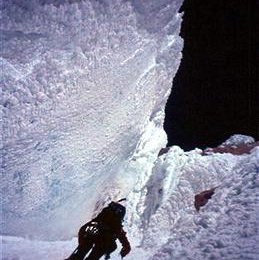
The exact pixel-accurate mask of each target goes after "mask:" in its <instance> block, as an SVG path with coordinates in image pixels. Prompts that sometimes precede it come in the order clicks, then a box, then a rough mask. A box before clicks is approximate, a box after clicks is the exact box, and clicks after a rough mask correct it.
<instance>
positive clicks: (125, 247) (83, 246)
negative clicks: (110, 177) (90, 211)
mask: <svg viewBox="0 0 259 260" xmlns="http://www.w3.org/2000/svg"><path fill="white" fill-rule="evenodd" d="M123 200H125V199H123ZM120 201H122V200H120ZM120 201H118V202H111V203H110V204H109V205H108V207H105V208H104V209H103V210H102V211H101V213H99V215H97V217H96V218H94V219H93V220H91V221H90V222H88V223H86V224H85V225H83V226H82V227H81V228H80V230H79V233H78V247H77V248H76V250H75V251H74V252H73V253H72V255H71V256H70V257H69V258H67V259H66V260H83V259H88V260H97V259H100V258H101V257H102V256H104V255H105V259H109V258H110V254H111V253H112V252H113V251H115V250H116V248H117V244H116V239H119V241H120V243H121V244H122V249H121V251H120V255H121V257H124V256H126V255H127V254H128V253H129V252H130V250H131V247H130V243H129V241H128V239H127V237H126V232H125V231H124V230H123V228H122V227H123V226H122V221H123V218H124V216H125V213H126V209H125V207H124V206H122V205H121V204H120V203H119V202H120ZM90 250H91V252H90V253H89V255H88V257H86V258H84V257H85V256H86V254H87V253H88V252H89V251H90Z"/></svg>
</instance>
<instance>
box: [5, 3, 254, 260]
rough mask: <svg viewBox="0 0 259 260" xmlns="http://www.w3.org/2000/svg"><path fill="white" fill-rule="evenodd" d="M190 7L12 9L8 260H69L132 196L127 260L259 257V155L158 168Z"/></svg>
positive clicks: (185, 160) (167, 158)
mask: <svg viewBox="0 0 259 260" xmlns="http://www.w3.org/2000/svg"><path fill="white" fill-rule="evenodd" d="M51 3H54V4H51ZM181 4H182V1H176V0H163V1H156V0H153V1H152V0H149V1H139V0H131V1H125V0H124V1H123V0H114V1H109V0H100V1H95V0H92V1H80V0H74V1H73V0H67V1H61V0H60V1H59V0H56V1H52V0H30V1H26V0H8V1H5V0H0V6H1V16H0V19H1V26H2V27H1V35H2V39H1V40H2V48H1V62H2V71H1V85H2V86H3V97H2V100H1V106H2V107H1V113H2V114H1V115H2V118H3V120H2V122H1V124H2V129H3V131H2V134H3V137H2V140H1V141H2V144H1V158H2V163H1V174H2V177H1V184H0V185H1V193H2V194H1V196H2V198H3V201H2V214H1V217H2V219H1V243H0V247H1V248H0V252H2V257H3V259H6V260H9V259H24V260H35V259H49V260H57V259H60V260H61V259H64V258H65V257H66V256H68V255H69V254H70V253H71V252H72V250H73V249H74V247H75V246H76V238H75V235H76V234H77V230H78V227H79V226H80V225H81V224H82V222H85V221H86V220H88V219H89V218H90V217H91V215H92V214H93V212H94V210H96V211H98V210H100V207H101V206H102V205H104V204H105V203H106V202H107V201H108V200H110V199H117V198H119V197H120V196H124V195H127V197H128V202H127V212H128V213H127V219H126V221H125V229H126V230H127V231H128V235H129V239H130V241H131V243H132V252H131V254H130V255H129V256H127V259H132V260H133V259H134V260H144V259H168V260H171V259H197V260H200V259H229V260H230V259H231V260H232V259H252V260H255V259H258V258H259V248H258V245H259V237H258V223H259V222H258V211H259V205H258V200H259V189H258V187H259V180H258V172H259V150H258V147H255V148H253V149H252V150H251V151H249V153H247V154H243V155H232V154H226V153H225V154H217V153H213V152H211V153H209V154H207V155H204V153H203V152H202V151H201V150H199V149H196V150H194V151H190V152H184V151H183V150H182V149H181V148H179V147H176V146H174V147H172V148H171V149H170V150H169V151H168V152H167V153H164V154H163V155H161V156H159V157H158V152H159V150H160V149H161V148H162V147H164V146H165V144H166V135H165V133H164V131H163V127H162V126H163V119H164V106H165V103H166V100H167V97H168V95H169V92H170V88H171V82H172V78H173V76H174V74H175V72H176V70H177V68H178V65H179V62H180V59H181V53H180V52H181V49H182V40H181V38H180V37H179V36H178V34H179V29H180V23H181V15H180V14H178V10H179V8H180V6H181ZM253 141H254V140H253V139H252V138H249V137H244V136H241V135H239V136H234V137H232V138H231V139H229V140H228V141H227V142H225V143H224V145H231V146H235V145H238V144H240V142H241V143H244V144H247V143H251V142H253ZM237 142H238V143H237ZM214 187H216V190H215V194H214V195H213V196H212V198H211V200H210V201H209V202H208V204H207V205H206V206H204V207H203V208H201V210H200V212H199V213H198V212H196V211H195V208H194V205H193V203H194V195H195V194H196V193H199V192H201V191H203V190H206V189H209V188H214ZM97 205H98V206H97ZM50 240H52V241H50ZM61 240H63V241H61ZM112 259H119V257H118V253H117V252H115V253H114V254H112Z"/></svg>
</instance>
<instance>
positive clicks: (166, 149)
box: [158, 147, 170, 156]
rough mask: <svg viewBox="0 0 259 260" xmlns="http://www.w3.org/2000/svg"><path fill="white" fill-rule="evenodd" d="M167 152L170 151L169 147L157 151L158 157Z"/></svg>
mask: <svg viewBox="0 0 259 260" xmlns="http://www.w3.org/2000/svg"><path fill="white" fill-rule="evenodd" d="M169 150H170V147H165V148H162V149H161V150H160V151H159V153H158V156H161V155H162V154H165V153H167V152H168V151H169Z"/></svg>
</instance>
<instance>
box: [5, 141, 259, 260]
mask: <svg viewBox="0 0 259 260" xmlns="http://www.w3.org/2000/svg"><path fill="white" fill-rule="evenodd" d="M137 160H138V159H137ZM141 160H142V161H143V158H141ZM138 166H143V167H140V168H139V169H141V170H143V168H144V167H145V166H144V165H141V163H140V164H138ZM147 175H148V177H147V178H146V180H145V181H144V182H143V181H142V180H140V181H139V183H138V184H137V185H136V189H135V190H133V191H132V192H131V193H130V195H129V196H128V202H127V203H126V206H127V219H126V221H125V229H126V230H127V232H128V236H129V240H130V242H131V244H132V251H131V253H130V254H129V255H128V256H127V257H126V259H139V260H142V259H143V260H144V259H168V260H170V259H197V260H200V259H228V260H231V259H251V260H256V259H258V257H259V233H258V228H259V219H258V218H259V217H258V216H259V147H258V146H257V147H255V148H254V149H253V150H252V151H251V153H250V154H243V155H232V154H229V153H225V154H214V153H211V154H210V155H205V156H204V155H202V151H201V150H199V149H196V150H193V151H190V152H184V151H183V150H182V149H180V148H179V147H177V146H174V147H172V148H171V149H170V150H169V152H168V153H166V154H163V155H161V156H160V157H158V158H157V160H156V162H155V163H154V165H153V168H152V169H151V170H150V171H149V173H147ZM214 187H216V189H215V194H214V195H213V196H212V198H211V199H210V200H209V202H208V203H207V204H206V205H205V206H204V207H202V208H201V209H200V211H199V212H197V211H196V209H195V208H194V195H195V194H197V193H199V192H201V191H204V190H207V189H210V188H214ZM2 239H3V241H2V250H3V259H24V260H25V259H28V260H30V259H39V258H41V259H50V260H51V259H53V260H54V259H56V260H58V259H64V258H65V257H66V256H68V255H69V254H70V253H71V252H72V251H73V249H74V248H75V246H76V242H77V241H76V238H74V239H72V240H70V241H63V242H62V241H59V242H58V241H57V242H47V241H45V242H43V241H35V240H34V241H33V240H29V239H22V238H14V237H6V236H4V237H2ZM118 252H119V250H117V251H116V252H115V253H113V254H112V259H119V257H118Z"/></svg>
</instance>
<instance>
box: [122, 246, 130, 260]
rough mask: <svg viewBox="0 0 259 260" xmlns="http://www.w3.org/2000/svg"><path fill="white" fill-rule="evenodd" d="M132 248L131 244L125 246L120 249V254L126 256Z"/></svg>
mask: <svg viewBox="0 0 259 260" xmlns="http://www.w3.org/2000/svg"><path fill="white" fill-rule="evenodd" d="M130 250H131V248H130V245H127V246H124V247H123V248H122V249H121V251H120V255H121V257H124V256H126V255H127V254H128V253H129V252H130Z"/></svg>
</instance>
